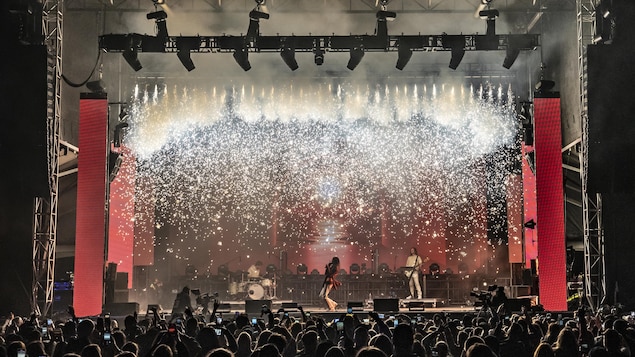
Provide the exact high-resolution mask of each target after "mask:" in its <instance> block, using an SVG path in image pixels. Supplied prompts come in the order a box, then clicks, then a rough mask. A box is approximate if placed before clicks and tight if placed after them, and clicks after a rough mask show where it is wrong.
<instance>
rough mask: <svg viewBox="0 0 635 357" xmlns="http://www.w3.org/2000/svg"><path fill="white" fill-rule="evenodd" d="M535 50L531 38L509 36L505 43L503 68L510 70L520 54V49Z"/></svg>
mask: <svg viewBox="0 0 635 357" xmlns="http://www.w3.org/2000/svg"><path fill="white" fill-rule="evenodd" d="M532 48H533V49H535V44H534V43H533V41H532V39H531V37H528V36H522V35H520V36H519V35H516V36H513V35H512V36H509V37H508V42H507V49H506V55H505V60H504V61H503V67H505V68H507V69H510V68H511V66H513V65H514V62H515V61H516V58H518V55H519V54H520V50H521V49H532Z"/></svg>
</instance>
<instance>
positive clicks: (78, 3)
mask: <svg viewBox="0 0 635 357" xmlns="http://www.w3.org/2000/svg"><path fill="white" fill-rule="evenodd" d="M166 3H167V4H168V5H169V6H170V7H171V8H178V9H179V11H185V12H187V11H196V12H200V11H203V12H223V13H230V12H248V11H249V10H250V9H251V8H252V7H253V6H254V2H253V1H251V0H166ZM480 3H481V0H392V1H389V3H388V6H389V7H390V10H391V11H397V12H399V13H473V12H474V10H475V9H476V8H477V7H478V6H479V4H480ZM66 5H67V6H66V9H67V10H68V11H115V12H122V11H124V12H125V11H147V10H148V9H149V8H151V6H152V1H151V0H66ZM267 6H268V7H269V9H270V10H272V11H275V12H278V13H283V12H286V13H318V12H319V13H335V12H347V13H372V12H375V11H376V10H377V7H376V4H375V0H321V1H315V0H269V1H267ZM492 6H493V7H496V8H497V9H498V10H501V11H505V12H516V13H527V12H532V11H545V10H547V11H569V10H573V9H575V0H540V1H537V0H533V1H531V0H494V1H493V3H492Z"/></svg>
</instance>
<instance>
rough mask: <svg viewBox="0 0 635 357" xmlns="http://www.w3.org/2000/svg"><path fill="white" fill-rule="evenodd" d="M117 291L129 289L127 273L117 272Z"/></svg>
mask: <svg viewBox="0 0 635 357" xmlns="http://www.w3.org/2000/svg"><path fill="white" fill-rule="evenodd" d="M115 289H116V290H125V289H128V273H127V272H117V275H116V279H115Z"/></svg>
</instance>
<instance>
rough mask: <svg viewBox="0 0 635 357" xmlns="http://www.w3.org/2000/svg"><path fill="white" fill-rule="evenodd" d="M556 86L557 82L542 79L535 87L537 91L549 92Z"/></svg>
mask: <svg viewBox="0 0 635 357" xmlns="http://www.w3.org/2000/svg"><path fill="white" fill-rule="evenodd" d="M555 86H556V82H554V81H552V80H549V79H541V80H540V81H539V82H538V83H536V85H535V87H534V88H536V91H537V92H541V93H544V92H548V91H550V90H552V89H553V87H555Z"/></svg>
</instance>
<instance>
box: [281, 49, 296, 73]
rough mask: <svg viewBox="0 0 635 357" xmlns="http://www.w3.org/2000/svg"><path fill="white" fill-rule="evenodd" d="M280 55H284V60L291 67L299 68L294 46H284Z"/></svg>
mask: <svg viewBox="0 0 635 357" xmlns="http://www.w3.org/2000/svg"><path fill="white" fill-rule="evenodd" d="M280 57H282V60H283V61H284V63H286V64H287V66H288V67H289V69H291V70H292V71H295V70H296V69H298V67H299V66H298V61H296V60H295V49H294V48H292V47H288V46H285V47H283V48H282V51H280Z"/></svg>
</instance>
